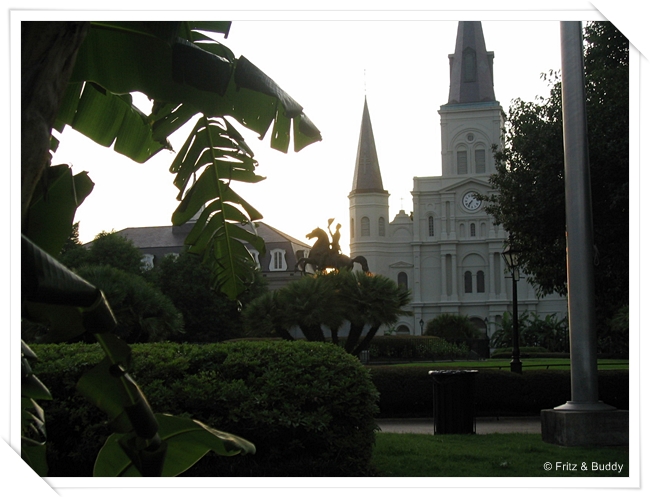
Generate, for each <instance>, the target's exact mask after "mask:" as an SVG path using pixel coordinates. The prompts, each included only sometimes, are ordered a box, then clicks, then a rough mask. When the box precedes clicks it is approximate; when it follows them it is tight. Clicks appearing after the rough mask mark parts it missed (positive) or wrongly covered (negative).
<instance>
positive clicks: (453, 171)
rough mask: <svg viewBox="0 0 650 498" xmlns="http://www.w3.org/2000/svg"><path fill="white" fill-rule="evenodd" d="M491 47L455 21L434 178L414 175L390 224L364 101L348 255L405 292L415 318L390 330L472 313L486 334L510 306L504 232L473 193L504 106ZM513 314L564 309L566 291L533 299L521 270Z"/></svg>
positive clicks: (497, 136)
mask: <svg viewBox="0 0 650 498" xmlns="http://www.w3.org/2000/svg"><path fill="white" fill-rule="evenodd" d="M493 59H494V53H493V52H488V51H487V50H486V48H485V40H484V38H483V30H482V27H481V23H480V22H478V21H472V22H466V21H462V22H459V24H458V34H457V39H456V47H455V52H454V53H453V54H452V55H450V56H449V64H450V86H449V100H448V102H447V103H446V104H444V105H442V106H441V107H440V110H439V111H438V112H439V114H440V126H441V135H442V151H441V152H442V154H441V159H442V175H440V176H428V177H416V178H414V181H413V191H412V196H413V211H412V213H411V214H407V213H406V212H405V211H404V210H401V211H400V212H399V213H398V214H397V215H396V216H395V218H394V219H393V221H391V222H388V219H389V218H388V207H389V205H388V197H389V193H388V191H387V190H385V189H384V186H383V183H382V178H381V170H380V168H379V159H378V157H377V150H376V147H375V141H374V137H373V133H372V125H371V122H370V113H369V111H368V104H367V101H366V102H364V109H363V117H362V121H361V132H360V136H359V147H358V151H357V158H356V165H355V171H354V178H353V182H352V190H351V192H350V195H349V196H348V197H349V200H350V253H351V254H350V255H351V256H352V257H355V256H359V255H362V256H365V257H366V259H367V260H368V264H369V266H370V270H371V271H372V272H373V273H377V274H381V275H385V276H387V277H390V278H392V279H394V280H395V281H397V282H398V283H399V284H401V285H405V286H407V287H408V288H409V289H410V290H411V295H412V302H411V305H410V310H411V311H412V312H413V316H407V317H402V318H401V319H400V321H399V322H398V323H397V324H396V325H395V326H396V331H397V333H401V334H411V335H420V334H421V332H422V324H423V323H426V322H428V321H429V320H431V319H432V318H435V317H436V316H438V315H440V314H443V313H452V314H461V315H466V316H468V317H470V319H471V320H472V321H473V322H474V323H475V324H476V325H477V326H478V328H479V329H480V330H482V331H484V332H486V333H487V334H488V336H491V335H492V333H493V332H494V330H495V328H496V326H495V325H494V324H498V323H499V322H500V320H501V317H502V316H503V313H504V312H506V311H509V312H511V311H512V279H511V278H510V274H509V272H507V270H506V268H505V263H504V262H503V259H502V256H501V253H502V252H503V250H504V245H505V241H506V240H507V237H508V234H507V233H506V232H505V231H504V230H503V228H502V227H500V226H496V225H494V223H493V219H492V218H491V217H490V216H489V215H488V214H487V213H486V212H485V205H484V204H483V203H482V202H481V201H480V200H478V199H477V198H476V194H477V193H480V194H490V193H493V189H492V188H491V187H490V184H489V177H490V175H491V174H493V173H495V172H496V170H495V163H494V158H493V155H492V145H493V144H501V143H502V139H501V131H502V128H503V116H504V114H503V110H502V108H501V105H500V104H499V102H497V100H496V98H495V94H494V85H493V73H492V63H493ZM517 293H518V300H517V301H518V307H519V314H520V315H521V314H522V313H524V312H525V311H528V312H529V313H537V314H538V315H540V316H541V317H544V316H546V315H548V314H552V313H555V314H557V315H558V317H562V316H565V315H566V313H567V301H566V298H564V297H561V296H559V295H551V296H546V297H545V298H541V299H539V298H537V297H536V293H535V289H534V288H533V286H532V285H531V284H529V283H528V282H527V281H526V279H525V277H524V276H523V275H522V278H521V279H520V280H519V281H518V287H517Z"/></svg>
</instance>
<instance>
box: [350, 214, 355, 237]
mask: <svg viewBox="0 0 650 498" xmlns="http://www.w3.org/2000/svg"><path fill="white" fill-rule="evenodd" d="M350 238H351V239H353V238H354V218H350Z"/></svg>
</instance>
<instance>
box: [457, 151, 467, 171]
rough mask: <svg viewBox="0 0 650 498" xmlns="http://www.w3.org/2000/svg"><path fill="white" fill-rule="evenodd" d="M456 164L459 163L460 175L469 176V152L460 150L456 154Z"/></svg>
mask: <svg viewBox="0 0 650 498" xmlns="http://www.w3.org/2000/svg"><path fill="white" fill-rule="evenodd" d="M456 162H457V163H458V165H457V167H458V174H459V175H466V174H467V151H466V150H459V151H458V152H456Z"/></svg>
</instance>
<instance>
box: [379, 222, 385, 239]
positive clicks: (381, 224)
mask: <svg viewBox="0 0 650 498" xmlns="http://www.w3.org/2000/svg"><path fill="white" fill-rule="evenodd" d="M378 228H379V236H380V237H384V236H385V235H386V221H385V220H384V218H382V217H380V218H379V223H378Z"/></svg>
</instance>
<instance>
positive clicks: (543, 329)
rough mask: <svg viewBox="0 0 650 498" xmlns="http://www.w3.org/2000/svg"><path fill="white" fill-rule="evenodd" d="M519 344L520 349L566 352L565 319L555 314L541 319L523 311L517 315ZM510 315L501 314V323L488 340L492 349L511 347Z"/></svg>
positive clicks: (567, 347) (567, 331) (566, 328)
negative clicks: (529, 348) (535, 348)
mask: <svg viewBox="0 0 650 498" xmlns="http://www.w3.org/2000/svg"><path fill="white" fill-rule="evenodd" d="M518 326H519V344H520V346H521V347H541V348H544V349H545V350H547V351H551V352H558V353H559V352H568V350H569V344H568V339H569V329H568V321H567V319H566V317H562V318H558V317H557V315H555V313H553V314H551V315H546V316H545V317H544V318H541V317H540V316H539V315H538V314H537V313H532V314H530V313H528V312H527V311H524V312H523V313H522V314H520V315H519V320H518ZM512 334H513V323H512V315H511V314H510V313H508V312H506V313H504V314H503V317H502V319H501V323H499V324H497V328H496V330H495V331H494V333H493V334H492V337H491V338H490V345H491V346H492V347H494V348H510V347H512Z"/></svg>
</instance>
